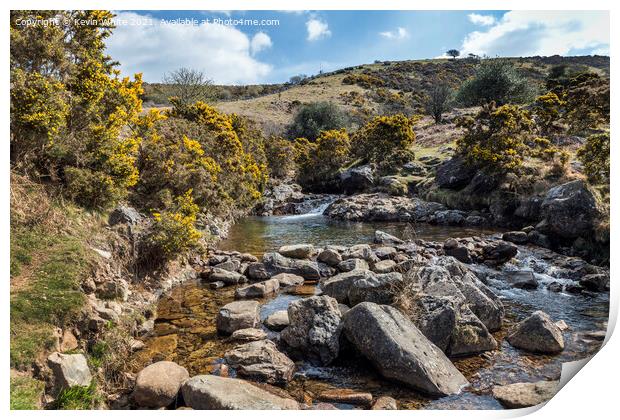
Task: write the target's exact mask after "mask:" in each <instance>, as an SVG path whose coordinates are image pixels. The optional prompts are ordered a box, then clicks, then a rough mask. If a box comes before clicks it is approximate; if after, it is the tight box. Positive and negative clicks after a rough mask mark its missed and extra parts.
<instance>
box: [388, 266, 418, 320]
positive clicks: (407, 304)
mask: <svg viewBox="0 0 620 420" xmlns="http://www.w3.org/2000/svg"><path fill="white" fill-rule="evenodd" d="M419 269H420V267H414V268H412V269H410V270H409V271H407V272H406V273H403V279H402V280H401V281H398V282H394V283H391V284H390V294H391V295H392V299H393V300H392V306H394V307H396V308H398V309H399V310H400V311H401V312H402V313H404V314H405V315H407V316H409V317H413V316H414V315H415V311H416V307H417V306H416V304H415V301H416V299H417V297H418V295H419V294H420V292H421V290H422V289H421V278H420V273H419Z"/></svg>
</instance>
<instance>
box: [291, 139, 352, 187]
mask: <svg viewBox="0 0 620 420" xmlns="http://www.w3.org/2000/svg"><path fill="white" fill-rule="evenodd" d="M350 147H351V143H350V140H349V135H348V134H347V132H346V130H345V129H340V130H327V131H322V132H321V134H320V135H319V137H318V138H317V139H316V141H315V142H310V141H308V140H306V139H297V141H296V149H297V162H298V164H299V174H298V181H299V183H300V184H301V185H302V186H305V187H307V188H310V189H321V188H325V187H326V186H328V185H329V182H330V181H332V180H333V179H334V177H335V175H336V174H337V173H338V171H339V170H340V169H341V168H342V166H344V165H345V164H346V163H347V161H348V160H349V159H350Z"/></svg>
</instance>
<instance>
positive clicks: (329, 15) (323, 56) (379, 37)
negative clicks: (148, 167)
mask: <svg viewBox="0 0 620 420" xmlns="http://www.w3.org/2000/svg"><path fill="white" fill-rule="evenodd" d="M116 13H117V21H118V22H117V25H118V27H117V29H116V30H115V33H114V34H113V35H112V37H111V38H110V39H109V40H108V43H107V44H108V50H109V53H110V54H111V55H112V57H113V58H114V59H116V60H118V61H120V62H121V71H122V72H123V74H126V75H131V74H133V73H135V72H142V73H143V74H144V79H145V81H147V82H157V81H160V80H161V77H162V75H163V74H164V73H166V72H168V71H171V70H174V69H175V68H178V67H190V68H196V69H200V70H203V71H204V72H205V73H206V74H207V75H208V76H209V77H210V78H212V79H213V80H214V82H215V83H222V84H246V83H279V82H284V81H286V80H288V79H289V78H290V77H291V76H293V75H296V74H300V73H305V74H315V73H317V72H318V71H319V69H323V70H324V71H331V70H335V69H338V68H342V67H346V66H351V65H356V64H363V63H371V62H373V61H374V60H406V59H420V58H435V57H439V56H441V55H443V54H444V53H445V51H446V50H447V49H449V48H456V49H459V50H461V51H462V52H463V55H465V54H467V53H475V54H480V55H482V54H486V55H489V56H530V55H553V54H560V55H584V54H609V15H608V13H607V12H594V11H593V12H588V11H585V12H584V11H576V12H571V11H563V12H544V11H531V12H528V11H305V12H300V11H297V12H283V11H225V12H223V11H213V12H209V11H117V12H116ZM175 19H195V22H193V23H189V22H177V21H175ZM218 20H219V21H220V23H217V22H218ZM227 20H235V21H236V22H234V23H236V24H233V22H230V21H228V22H227ZM241 20H256V21H258V25H248V24H247V23H243V24H242V22H240V21H241ZM266 20H269V21H271V22H272V23H271V24H262V25H261V23H264V21H266ZM221 21H224V22H221ZM275 21H277V24H276V23H273V22H275Z"/></svg>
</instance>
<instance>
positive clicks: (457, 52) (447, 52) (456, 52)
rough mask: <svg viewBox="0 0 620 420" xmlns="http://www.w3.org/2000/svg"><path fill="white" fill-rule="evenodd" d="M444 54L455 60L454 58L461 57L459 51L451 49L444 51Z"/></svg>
mask: <svg viewBox="0 0 620 420" xmlns="http://www.w3.org/2000/svg"><path fill="white" fill-rule="evenodd" d="M446 54H448V55H449V56H450V57H452V58H453V59H456V57H458V56H459V55H461V52H460V51H459V50H455V49H451V50H448V51H446Z"/></svg>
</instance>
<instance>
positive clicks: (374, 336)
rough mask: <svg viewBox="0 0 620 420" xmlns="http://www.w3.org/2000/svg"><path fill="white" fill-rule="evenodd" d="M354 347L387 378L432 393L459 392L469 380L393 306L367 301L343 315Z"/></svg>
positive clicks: (346, 331)
mask: <svg viewBox="0 0 620 420" xmlns="http://www.w3.org/2000/svg"><path fill="white" fill-rule="evenodd" d="M343 324H344V332H345V334H346V337H347V338H348V339H349V341H350V342H351V343H352V344H353V345H354V346H355V348H356V349H357V350H358V351H359V352H360V353H362V354H363V355H364V356H365V357H366V358H367V359H369V360H370V361H371V362H372V364H373V365H374V366H375V367H376V368H377V370H378V371H379V373H381V375H383V376H384V377H386V378H388V379H393V380H395V381H398V382H401V383H404V384H406V385H409V386H411V387H412V388H415V389H417V390H419V391H422V392H424V393H426V394H429V395H432V396H447V395H452V394H458V393H459V392H460V391H461V389H462V388H463V387H464V386H466V385H467V384H468V382H467V379H465V377H464V376H463V375H462V374H461V373H460V372H459V371H458V370H457V369H456V368H455V367H454V365H453V364H452V362H450V360H449V359H448V358H447V357H446V356H445V354H443V352H442V351H441V350H440V349H439V348H438V347H437V346H435V345H434V344H433V343H431V342H430V341H429V340H428V339H427V338H426V337H425V336H424V335H423V334H422V333H421V332H420V330H418V329H417V327H416V326H415V325H414V324H413V323H412V322H411V321H410V320H409V319H407V318H406V317H405V316H404V315H403V314H401V313H400V312H399V311H398V310H396V309H395V308H393V307H391V306H387V305H377V304H375V303H371V302H364V303H360V304H358V305H356V306H355V307H353V308H352V309H351V310H349V311H348V312H347V313H346V314H345V315H344V317H343Z"/></svg>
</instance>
